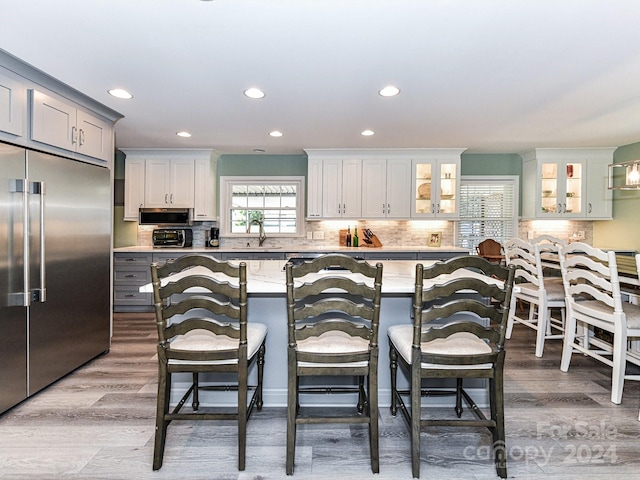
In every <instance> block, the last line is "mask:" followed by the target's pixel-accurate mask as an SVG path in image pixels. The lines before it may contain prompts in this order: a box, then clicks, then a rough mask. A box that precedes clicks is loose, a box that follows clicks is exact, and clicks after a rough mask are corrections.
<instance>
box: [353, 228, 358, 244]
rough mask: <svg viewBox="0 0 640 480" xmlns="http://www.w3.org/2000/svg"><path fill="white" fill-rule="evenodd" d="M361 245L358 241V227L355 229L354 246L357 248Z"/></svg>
mask: <svg viewBox="0 0 640 480" xmlns="http://www.w3.org/2000/svg"><path fill="white" fill-rule="evenodd" d="M358 243H359V239H358V227H353V246H354V247H357V246H358Z"/></svg>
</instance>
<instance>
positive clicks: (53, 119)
mask: <svg viewBox="0 0 640 480" xmlns="http://www.w3.org/2000/svg"><path fill="white" fill-rule="evenodd" d="M112 138H113V127H112V124H111V123H110V122H108V121H106V120H104V119H102V118H100V117H98V116H96V115H91V114H89V113H87V112H86V111H84V110H80V109H78V108H77V107H76V105H75V104H73V103H71V102H65V101H63V100H59V99H57V98H54V97H51V96H49V95H46V94H44V93H42V92H40V91H38V90H33V91H32V100H31V140H35V141H37V142H41V143H44V144H47V145H51V146H54V147H58V148H62V149H65V150H68V151H71V152H77V153H81V154H83V155H87V156H90V157H94V158H99V159H101V160H105V161H110V160H111V158H112V157H113V153H114V152H113V146H112Z"/></svg>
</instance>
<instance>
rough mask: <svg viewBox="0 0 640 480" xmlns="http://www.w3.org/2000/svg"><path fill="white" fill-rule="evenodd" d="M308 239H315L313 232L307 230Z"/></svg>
mask: <svg viewBox="0 0 640 480" xmlns="http://www.w3.org/2000/svg"><path fill="white" fill-rule="evenodd" d="M307 240H313V232H307Z"/></svg>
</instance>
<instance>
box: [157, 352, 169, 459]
mask: <svg viewBox="0 0 640 480" xmlns="http://www.w3.org/2000/svg"><path fill="white" fill-rule="evenodd" d="M170 391H171V374H170V373H168V372H167V370H166V367H165V366H164V365H161V366H160V368H159V374H158V403H157V407H156V433H155V441H154V447H153V469H154V470H159V469H160V468H161V467H162V459H163V458H164V445H165V441H166V439H167V427H168V426H169V422H168V421H167V420H166V419H165V415H166V414H168V413H169V396H170V395H169V392H170Z"/></svg>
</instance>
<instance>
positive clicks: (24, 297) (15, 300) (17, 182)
mask: <svg viewBox="0 0 640 480" xmlns="http://www.w3.org/2000/svg"><path fill="white" fill-rule="evenodd" d="M26 185H27V180H26V179H24V178H16V179H12V180H11V181H10V184H9V192H10V193H21V194H22V225H23V232H22V252H23V259H22V260H23V262H22V269H23V272H22V283H23V285H22V291H21V292H10V293H9V298H8V304H9V305H10V306H13V307H28V306H29V305H30V304H31V295H30V292H29V284H30V281H29V235H28V233H27V231H28V225H29V189H28V188H26Z"/></svg>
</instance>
